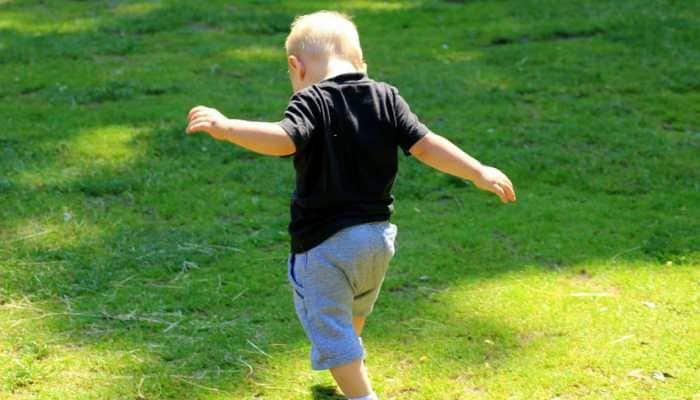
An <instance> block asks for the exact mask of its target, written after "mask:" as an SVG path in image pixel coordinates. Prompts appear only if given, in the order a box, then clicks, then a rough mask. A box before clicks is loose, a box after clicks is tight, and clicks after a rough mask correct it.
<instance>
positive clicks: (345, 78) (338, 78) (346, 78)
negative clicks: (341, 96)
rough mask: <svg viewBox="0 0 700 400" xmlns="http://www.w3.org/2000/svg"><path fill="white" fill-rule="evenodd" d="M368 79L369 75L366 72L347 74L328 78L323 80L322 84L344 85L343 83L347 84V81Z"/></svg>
mask: <svg viewBox="0 0 700 400" xmlns="http://www.w3.org/2000/svg"><path fill="white" fill-rule="evenodd" d="M365 78H367V74H365V73H364V72H345V73H342V74H338V75H335V76H331V77H330V78H326V79H324V80H322V81H321V82H336V83H342V82H347V81H360V80H363V79H365Z"/></svg>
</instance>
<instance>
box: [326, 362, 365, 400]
mask: <svg viewBox="0 0 700 400" xmlns="http://www.w3.org/2000/svg"><path fill="white" fill-rule="evenodd" d="M330 370H331V375H333V378H334V379H335V381H336V383H337V384H338V386H339V387H340V390H342V391H343V393H344V394H345V395H346V396H347V397H362V396H367V395H369V394H370V393H372V386H371V384H370V382H369V377H368V376H367V368H365V365H364V363H363V362H362V358H358V359H356V360H353V361H352V362H351V363H349V364H345V365H339V366H337V367H333V368H331V369H330Z"/></svg>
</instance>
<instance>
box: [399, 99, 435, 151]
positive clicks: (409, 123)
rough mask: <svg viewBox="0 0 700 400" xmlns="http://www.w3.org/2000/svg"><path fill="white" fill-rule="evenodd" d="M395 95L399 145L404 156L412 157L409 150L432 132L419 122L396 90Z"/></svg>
mask: <svg viewBox="0 0 700 400" xmlns="http://www.w3.org/2000/svg"><path fill="white" fill-rule="evenodd" d="M393 93H394V115H395V117H396V119H395V121H396V135H397V140H398V144H399V146H400V147H401V149H402V150H403V152H404V154H406V155H407V156H410V155H411V153H410V152H409V151H408V150H409V149H410V148H411V147H412V146H413V145H414V144H416V142H417V141H418V140H420V139H421V138H422V137H423V136H425V135H427V134H428V133H430V130H429V129H428V127H426V126H425V125H424V124H423V123H422V122H420V120H418V117H417V116H416V114H414V113H413V112H412V111H411V107H409V105H408V103H407V102H406V100H404V99H403V97H401V95H400V94H399V91H398V90H397V89H396V88H394V89H393Z"/></svg>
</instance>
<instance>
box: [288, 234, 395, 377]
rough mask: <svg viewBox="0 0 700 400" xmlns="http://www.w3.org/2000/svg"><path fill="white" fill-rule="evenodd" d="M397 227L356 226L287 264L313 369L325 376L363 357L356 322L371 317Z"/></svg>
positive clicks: (387, 264) (392, 248)
mask: <svg viewBox="0 0 700 400" xmlns="http://www.w3.org/2000/svg"><path fill="white" fill-rule="evenodd" d="M395 239H396V225H394V224H392V223H390V222H389V221H382V222H371V223H366V224H361V225H354V226H350V227H347V228H344V229H342V230H340V231H338V232H336V233H335V234H334V235H333V236H331V237H329V238H328V239H326V240H325V241H324V242H322V243H321V244H319V245H318V246H316V247H314V248H312V249H311V250H308V251H306V252H305V253H292V254H290V255H289V261H288V263H287V268H288V273H287V277H288V279H289V282H290V284H291V285H292V288H293V289H294V294H293V296H294V306H295V309H296V313H297V316H298V317H299V320H300V321H301V324H302V326H303V327H304V331H305V332H306V336H308V338H309V340H310V341H311V367H312V368H313V369H315V370H323V369H328V368H332V367H335V366H338V365H343V364H347V363H349V362H351V361H353V360H355V359H358V358H361V357H364V354H365V353H364V348H363V347H362V344H361V342H360V340H359V339H358V337H357V336H356V335H355V332H354V331H353V328H352V317H353V316H367V315H369V313H371V312H372V308H373V307H374V303H375V301H376V300H377V296H378V295H379V290H380V288H381V286H382V282H383V281H384V275H385V274H386V271H387V268H388V267H389V261H390V260H391V258H392V257H393V256H394V252H395V250H394V241H395Z"/></svg>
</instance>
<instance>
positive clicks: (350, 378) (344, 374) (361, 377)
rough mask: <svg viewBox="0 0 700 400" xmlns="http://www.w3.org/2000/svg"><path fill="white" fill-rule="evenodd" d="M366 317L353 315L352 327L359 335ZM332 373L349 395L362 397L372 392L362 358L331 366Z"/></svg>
mask: <svg viewBox="0 0 700 400" xmlns="http://www.w3.org/2000/svg"><path fill="white" fill-rule="evenodd" d="M366 319H367V318H366V317H352V327H353V329H354V330H355V334H356V335H357V336H360V335H361V334H362V328H364V326H365V321H366ZM331 374H332V375H333V378H334V379H335V381H336V383H338V386H340V390H342V391H343V394H345V395H346V396H348V397H361V396H367V395H368V394H370V393H372V385H371V384H370V382H369V377H368V376H367V368H365V364H364V363H363V362H362V359H361V358H358V359H356V360H353V361H352V362H351V363H349V364H344V365H340V366H337V367H334V368H331Z"/></svg>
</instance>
